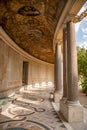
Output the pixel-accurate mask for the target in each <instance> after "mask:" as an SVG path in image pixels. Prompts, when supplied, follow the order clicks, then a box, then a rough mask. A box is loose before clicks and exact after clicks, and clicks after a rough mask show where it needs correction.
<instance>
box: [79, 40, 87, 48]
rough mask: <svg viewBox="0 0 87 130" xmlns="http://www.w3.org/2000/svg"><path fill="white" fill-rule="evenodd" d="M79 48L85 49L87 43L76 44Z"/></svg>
mask: <svg viewBox="0 0 87 130" xmlns="http://www.w3.org/2000/svg"><path fill="white" fill-rule="evenodd" d="M78 46H79V47H81V48H85V49H87V41H84V42H83V43H79V44H78Z"/></svg>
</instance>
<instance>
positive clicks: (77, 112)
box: [60, 100, 83, 122]
mask: <svg viewBox="0 0 87 130" xmlns="http://www.w3.org/2000/svg"><path fill="white" fill-rule="evenodd" d="M60 113H61V114H62V115H63V117H64V118H65V120H66V121H68V122H82V121H83V106H82V105H80V103H79V104H77V105H76V104H75V105H74V103H73V104H72V105H71V104H69V103H65V102H64V101H63V100H61V101H60Z"/></svg>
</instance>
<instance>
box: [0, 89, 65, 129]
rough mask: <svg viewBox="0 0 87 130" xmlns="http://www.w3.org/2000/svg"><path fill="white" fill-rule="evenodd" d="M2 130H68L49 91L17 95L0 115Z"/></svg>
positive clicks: (33, 91) (0, 127)
mask: <svg viewBox="0 0 87 130" xmlns="http://www.w3.org/2000/svg"><path fill="white" fill-rule="evenodd" d="M30 93H31V94H30ZM0 130H67V129H66V127H65V126H64V124H63V122H62V121H61V120H60V118H59V116H58V114H57V113H56V111H55V109H54V108H53V106H52V103H51V102H50V92H49V91H48V90H46V91H43V90H41V91H40V90H37V91H35V90H31V92H29V91H27V90H26V91H25V92H24V93H23V92H22V94H17V95H15V100H14V101H13V102H12V103H11V104H10V105H9V106H8V107H7V108H6V109H4V110H2V112H1V114H0Z"/></svg>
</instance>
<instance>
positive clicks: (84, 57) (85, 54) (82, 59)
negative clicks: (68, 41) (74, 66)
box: [77, 47, 87, 94]
mask: <svg viewBox="0 0 87 130" xmlns="http://www.w3.org/2000/svg"><path fill="white" fill-rule="evenodd" d="M77 56H78V73H79V79H80V81H81V86H82V88H83V91H84V92H85V93H86V94H87V50H86V49H85V48H80V47H77Z"/></svg>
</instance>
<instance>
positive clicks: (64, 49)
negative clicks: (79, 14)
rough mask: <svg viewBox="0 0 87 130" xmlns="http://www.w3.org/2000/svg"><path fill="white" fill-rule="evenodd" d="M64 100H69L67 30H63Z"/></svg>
mask: <svg viewBox="0 0 87 130" xmlns="http://www.w3.org/2000/svg"><path fill="white" fill-rule="evenodd" d="M63 98H67V30H66V28H63Z"/></svg>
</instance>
